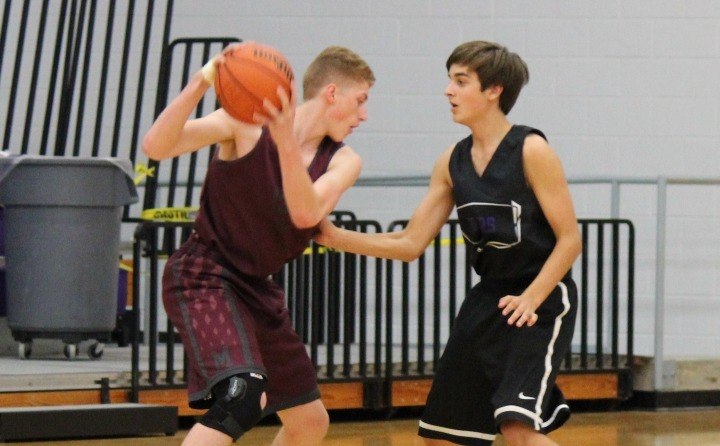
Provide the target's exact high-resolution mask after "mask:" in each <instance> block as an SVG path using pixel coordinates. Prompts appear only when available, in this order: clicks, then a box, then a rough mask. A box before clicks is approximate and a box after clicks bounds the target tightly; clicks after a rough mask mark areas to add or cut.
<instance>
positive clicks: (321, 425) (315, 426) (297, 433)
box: [283, 406, 330, 441]
mask: <svg viewBox="0 0 720 446" xmlns="http://www.w3.org/2000/svg"><path fill="white" fill-rule="evenodd" d="M329 427H330V416H329V415H328V413H327V410H325V407H323V406H320V407H313V408H312V409H310V410H306V411H304V412H303V414H302V416H300V417H298V418H296V419H293V420H292V421H286V420H283V428H284V429H285V432H286V434H287V435H288V437H289V438H302V439H305V440H308V439H313V440H316V441H320V440H322V439H323V438H324V437H325V435H326V434H327V432H328V429H329Z"/></svg>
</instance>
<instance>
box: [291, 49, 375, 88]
mask: <svg viewBox="0 0 720 446" xmlns="http://www.w3.org/2000/svg"><path fill="white" fill-rule="evenodd" d="M347 81H352V82H363V81H364V82H367V83H368V84H370V86H372V85H373V84H374V83H375V75H374V74H373V71H372V69H371V68H370V66H369V65H368V64H367V62H365V61H364V60H363V58H362V57H360V56H359V55H358V54H357V53H355V52H354V51H352V50H350V49H348V48H345V47H342V46H329V47H327V48H325V49H324V50H323V51H322V52H321V53H320V54H318V55H317V57H315V60H313V61H312V63H310V66H308V68H307V70H306V71H305V75H304V76H303V99H305V100H308V99H312V98H314V97H315V96H317V95H318V93H320V90H321V89H322V88H323V87H324V86H325V85H327V84H329V83H331V82H335V83H342V82H347Z"/></svg>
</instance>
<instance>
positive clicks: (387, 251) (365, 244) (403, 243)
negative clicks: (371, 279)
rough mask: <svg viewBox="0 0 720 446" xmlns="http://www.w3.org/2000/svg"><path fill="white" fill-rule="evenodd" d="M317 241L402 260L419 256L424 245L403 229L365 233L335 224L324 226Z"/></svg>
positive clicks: (358, 252) (340, 248)
mask: <svg viewBox="0 0 720 446" xmlns="http://www.w3.org/2000/svg"><path fill="white" fill-rule="evenodd" d="M318 241H319V242H320V243H321V244H323V245H325V246H327V247H329V248H334V249H337V250H339V251H344V252H351V253H355V254H360V255H365V256H370V257H379V258H383V259H393V260H402V261H404V262H411V261H413V260H415V259H417V258H418V257H420V255H421V254H422V253H423V252H424V250H425V247H426V246H421V244H418V243H414V242H413V241H412V240H411V239H410V238H408V237H407V235H406V232H405V231H398V232H386V233H377V234H367V233H362V232H357V231H349V230H347V229H342V228H338V227H335V226H332V227H331V228H324V229H323V234H322V237H321V238H320V239H319V240H318Z"/></svg>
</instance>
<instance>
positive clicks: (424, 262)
mask: <svg viewBox="0 0 720 446" xmlns="http://www.w3.org/2000/svg"><path fill="white" fill-rule="evenodd" d="M335 218H336V223H337V224H338V225H340V226H343V227H346V228H349V229H352V230H357V231H361V232H381V227H380V225H379V223H377V222H374V221H365V220H358V219H356V218H355V216H354V215H352V214H351V213H336V214H335ZM405 224H406V222H405V221H398V222H393V223H392V224H391V225H390V226H389V227H388V230H395V229H397V228H400V227H402V226H404V225H405ZM579 225H580V229H581V232H582V237H583V247H584V250H583V254H582V256H581V258H580V259H579V260H578V262H577V264H576V265H575V267H574V268H573V277H574V278H575V280H576V281H577V283H578V289H579V311H578V319H577V324H576V333H575V338H574V339H575V340H574V343H573V347H572V350H571V352H569V353H568V356H567V358H566V360H565V361H564V363H563V366H562V370H561V371H560V372H561V373H596V372H615V373H619V374H620V375H621V376H622V383H621V387H622V388H621V389H620V391H621V395H620V397H621V398H626V397H629V395H630V391H631V389H630V383H629V380H630V367H631V365H632V356H633V296H634V256H635V252H634V246H635V235H634V228H633V225H632V223H631V222H630V221H628V220H620V219H581V220H580V221H579ZM189 228H190V224H188V223H183V224H172V223H153V222H145V223H141V224H140V225H139V226H138V230H137V231H136V244H135V252H134V258H135V259H136V260H135V269H134V279H135V280H138V281H139V280H140V278H141V277H146V278H147V282H148V283H147V286H146V287H144V288H146V289H147V290H148V294H147V296H143V295H140V290H141V289H142V288H143V287H139V286H135V287H134V288H133V289H134V290H136V295H135V296H134V298H133V303H134V305H135V312H134V314H135V315H136V318H137V317H138V315H139V313H140V309H141V305H143V306H144V308H145V311H147V312H148V314H147V317H148V318H149V319H150V321H149V322H150V324H149V325H148V327H149V328H148V332H147V339H146V343H147V347H148V349H149V353H148V358H149V363H148V364H147V367H146V368H145V367H141V364H140V363H139V357H140V355H139V351H140V343H139V342H138V339H139V335H140V325H139V318H138V319H137V320H136V323H135V327H136V332H135V336H134V337H133V339H134V341H133V366H132V392H133V395H134V398H137V395H138V393H139V391H140V390H141V389H149V388H161V387H167V386H174V387H178V386H183V385H184V375H181V371H180V370H176V367H175V365H174V363H173V361H174V356H173V355H174V354H175V352H174V350H175V345H176V339H175V338H174V331H173V329H172V327H171V326H170V325H169V323H168V322H167V320H166V319H163V320H159V319H158V317H159V316H158V315H159V314H160V311H159V308H158V305H159V304H158V292H159V291H158V281H159V276H160V274H161V272H162V259H163V258H164V257H165V256H167V255H169V254H170V253H171V252H172V251H174V249H177V247H178V246H179V244H180V243H181V242H182V241H183V239H184V237H185V236H186V235H187V233H188V231H189ZM458 231H459V226H458V222H457V221H456V220H451V221H449V222H448V223H447V224H446V225H445V226H444V227H443V229H442V231H441V233H440V234H438V236H437V237H436V238H435V240H434V241H433V243H431V245H430V246H429V247H428V248H427V250H426V251H425V253H424V254H423V255H422V256H421V257H420V258H419V259H418V260H416V261H414V262H410V263H407V262H400V261H392V260H381V259H377V258H372V257H366V256H359V255H355V254H350V253H342V252H335V251H331V250H326V249H325V248H324V247H322V246H319V245H317V244H311V246H310V247H309V248H308V250H307V251H306V253H305V254H304V255H302V256H300V257H299V258H297V259H295V260H294V261H292V262H290V263H289V264H288V265H286V267H285V268H284V269H283V270H282V271H281V272H279V273H278V274H277V275H276V277H275V278H276V280H277V281H278V282H279V283H280V284H282V285H283V286H284V288H285V290H286V293H287V297H288V302H287V303H288V307H289V309H290V311H291V315H292V319H293V323H294V326H295V329H296V331H297V332H298V334H299V335H300V336H301V338H302V339H303V340H304V342H305V343H306V345H307V348H308V351H309V354H310V357H311V359H312V361H313V364H315V366H316V368H317V371H318V380H319V381H320V382H321V383H327V382H338V381H344V382H347V381H362V382H374V383H377V382H382V383H385V384H388V385H385V386H383V387H382V388H383V389H384V392H386V394H385V395H384V396H383V400H382V401H384V402H390V401H392V397H391V395H389V394H388V392H391V386H390V385H389V383H391V382H393V381H394V380H403V379H416V378H430V377H432V376H433V374H434V371H435V367H436V365H437V363H438V359H439V357H440V354H441V353H442V350H443V348H444V343H445V340H446V339H447V336H448V334H449V330H450V327H451V326H452V322H453V319H454V317H455V315H456V311H457V308H458V303H459V300H460V299H462V298H464V296H465V294H466V293H467V291H468V290H469V289H470V287H472V285H473V284H474V283H475V282H476V281H477V277H476V276H474V275H473V273H472V270H471V267H470V265H469V263H468V261H467V252H466V249H465V245H464V243H463V242H462V238H460V237H458V233H459V232H458ZM163 232H164V234H162V233H163ZM163 239H165V240H168V239H169V240H170V241H171V242H170V243H167V242H164V243H161V240H163ZM140 259H146V261H145V262H141V261H140ZM143 263H144V264H145V265H147V266H146V267H145V266H143ZM136 283H137V282H136ZM160 326H162V327H163V329H164V330H166V331H165V333H160V332H159V330H158V327H160ZM163 335H164V342H162V343H159V339H160V338H161V336H163ZM623 338H624V340H623ZM621 341H622V342H621ZM160 344H164V347H161V346H160ZM158 348H165V352H166V355H165V357H166V362H165V365H164V367H163V366H160V365H158V363H157V361H158V359H157V358H158V354H157V349H158ZM141 369H146V370H147V374H145V372H144V371H141ZM162 369H164V370H165V373H164V376H161V374H160V373H159V370H162ZM368 404H369V405H372V406H373V407H375V408H377V405H378V404H380V405H382V403H378V402H377V401H374V400H373V401H370V402H369V403H368Z"/></svg>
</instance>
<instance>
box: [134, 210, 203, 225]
mask: <svg viewBox="0 0 720 446" xmlns="http://www.w3.org/2000/svg"><path fill="white" fill-rule="evenodd" d="M199 209H200V208H198V207H178V208H153V209H145V210H144V211H142V213H141V214H140V218H141V219H143V220H150V221H161V222H192V221H195V217H196V216H197V213H198V210H199Z"/></svg>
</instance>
